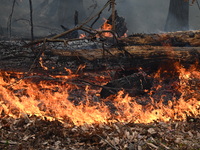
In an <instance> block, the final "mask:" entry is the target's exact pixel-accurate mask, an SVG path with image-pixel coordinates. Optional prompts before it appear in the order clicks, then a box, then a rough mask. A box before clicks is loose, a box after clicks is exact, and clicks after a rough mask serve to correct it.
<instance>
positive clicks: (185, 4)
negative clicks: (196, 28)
mask: <svg viewBox="0 0 200 150" xmlns="http://www.w3.org/2000/svg"><path fill="white" fill-rule="evenodd" d="M188 29H189V1H187V0H170V6H169V12H168V16H167V21H166V25H165V31H167V32H173V31H183V30H188Z"/></svg>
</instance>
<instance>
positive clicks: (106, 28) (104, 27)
mask: <svg viewBox="0 0 200 150" xmlns="http://www.w3.org/2000/svg"><path fill="white" fill-rule="evenodd" d="M104 20H105V21H104V23H103V25H102V26H101V30H103V31H111V30H112V25H111V24H109V23H108V20H107V19H104ZM102 35H103V36H105V37H113V35H112V34H111V33H110V32H105V33H103V34H102Z"/></svg>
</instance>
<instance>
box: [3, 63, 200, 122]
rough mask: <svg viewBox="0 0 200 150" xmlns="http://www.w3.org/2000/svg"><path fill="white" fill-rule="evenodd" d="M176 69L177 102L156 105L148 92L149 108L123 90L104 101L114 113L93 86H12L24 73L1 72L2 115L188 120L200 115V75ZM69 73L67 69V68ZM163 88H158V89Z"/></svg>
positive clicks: (74, 119)
mask: <svg viewBox="0 0 200 150" xmlns="http://www.w3.org/2000/svg"><path fill="white" fill-rule="evenodd" d="M176 69H177V71H178V72H179V80H180V83H179V86H178V87H177V88H178V90H179V91H180V92H181V96H180V98H179V99H178V100H175V99H171V101H168V105H166V104H163V99H162V98H161V100H160V101H158V102H157V101H155V100H154V98H153V97H152V95H151V93H149V97H148V99H149V100H150V101H151V102H150V103H148V104H147V105H140V104H139V103H137V102H136V101H137V100H138V99H139V97H130V96H128V95H126V96H123V95H124V93H123V91H120V92H119V93H118V95H117V96H116V97H113V96H111V97H108V98H107V99H105V100H104V101H110V102H112V104H113V106H114V107H115V109H116V110H115V112H114V113H113V112H112V111H111V110H110V108H109V106H108V105H107V104H106V103H105V102H104V101H102V102H99V100H100V98H98V95H99V90H96V89H92V88H91V87H90V86H86V87H85V89H81V87H80V86H76V85H74V86H72V85H71V84H68V83H64V82H63V83H56V82H54V83H53V82H50V81H49V82H47V81H40V82H39V83H35V82H33V81H30V80H28V79H24V80H20V81H18V83H16V84H13V83H14V82H16V79H15V78H13V77H11V75H12V76H13V75H18V76H17V77H18V78H20V77H21V76H22V75H21V73H8V72H1V74H0V104H1V105H0V114H1V115H2V114H6V115H9V116H12V117H14V118H17V117H20V116H24V115H26V116H27V115H28V116H31V115H36V116H39V117H41V118H44V119H48V120H55V119H57V120H59V121H61V122H63V123H72V124H75V125H83V124H94V123H112V122H117V121H120V122H126V123H127V122H133V123H150V122H154V121H165V122H167V121H170V120H186V118H187V116H191V115H192V116H198V115H199V114H200V100H199V97H200V94H199V93H198V91H199V90H200V89H199V88H200V86H196V84H199V83H198V82H197V81H195V80H193V79H197V80H198V81H199V80H200V72H199V71H198V70H196V69H195V67H194V66H193V67H191V68H190V69H189V70H187V69H185V68H183V67H182V66H181V65H176ZM66 70H68V69H67V68H66ZM68 71H69V70H68ZM69 72H70V71H69ZM69 74H70V73H69ZM72 75H73V78H75V77H77V76H74V74H71V75H69V76H66V77H65V78H64V80H68V79H71V78H72V77H71V76H72ZM156 77H159V73H158V74H156ZM193 82H194V83H193ZM191 84H192V85H191ZM9 85H12V86H9ZM188 85H191V86H188ZM161 86H162V85H159V86H158V87H157V90H158V89H159V88H161ZM79 90H80V91H81V92H79ZM74 91H75V92H74ZM79 94H80V95H81V94H82V97H81V99H80V100H81V102H80V103H78V104H77V105H76V104H75V103H74V102H73V100H77V99H78V97H79V96H78V95H79ZM140 99H141V100H144V101H146V100H147V99H146V97H142V98H141V97H140Z"/></svg>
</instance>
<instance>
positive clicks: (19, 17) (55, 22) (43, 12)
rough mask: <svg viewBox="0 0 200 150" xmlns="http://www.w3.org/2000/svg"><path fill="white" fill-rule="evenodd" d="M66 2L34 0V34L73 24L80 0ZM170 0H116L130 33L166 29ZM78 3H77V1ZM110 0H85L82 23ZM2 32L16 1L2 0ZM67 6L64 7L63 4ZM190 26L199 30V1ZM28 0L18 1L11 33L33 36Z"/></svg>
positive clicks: (106, 16)
mask: <svg viewBox="0 0 200 150" xmlns="http://www.w3.org/2000/svg"><path fill="white" fill-rule="evenodd" d="M65 1H66V4H65V5H66V6H65V5H63V6H62V9H61V10H59V9H60V8H61V7H59V6H60V4H59V3H60V2H62V0H33V7H34V8H33V10H34V12H33V15H34V16H33V19H34V20H33V21H34V34H35V36H37V37H39V36H46V35H51V34H56V33H60V32H63V29H62V28H61V27H60V25H64V26H65V27H67V28H73V27H74V12H75V11H76V10H77V9H80V8H79V7H78V6H79V5H81V4H79V2H80V1H81V0H73V1H72V0H69V1H70V2H69V3H70V6H68V5H67V1H68V0H65ZM169 1H170V0H148V1H147V0H139V1H136V0H135V1H134V0H116V3H117V6H116V8H117V11H118V15H119V16H123V17H124V18H125V19H126V23H127V27H128V33H129V34H132V33H159V32H163V31H164V26H165V22H166V19H167V14H168V8H169ZM75 2H76V3H75ZM106 2H107V0H101V1H99V0H83V4H82V5H83V9H82V10H77V11H78V12H79V23H81V22H84V20H85V19H86V18H88V17H90V16H92V15H94V14H95V13H97V12H98V11H99V10H100V9H101V8H102V7H103V6H104V4H105V3H106ZM0 4H1V5H0V34H1V35H7V25H8V24H7V23H8V18H9V15H10V13H11V10H12V4H13V0H0ZM64 6H65V7H64ZM110 14H111V11H108V9H106V10H105V11H104V12H103V13H102V14H101V17H100V19H99V20H98V22H97V23H96V24H95V26H94V28H98V27H99V26H100V25H101V24H102V22H103V19H102V18H108V17H109V16H110ZM189 18H190V20H189V23H190V24H189V26H190V29H191V30H196V29H200V10H199V9H198V7H197V4H196V3H195V4H193V5H192V6H190V17H189ZM29 19H30V16H29V2H28V0H16V5H15V9H14V12H13V16H12V21H11V23H12V35H13V36H17V37H27V38H30V22H29Z"/></svg>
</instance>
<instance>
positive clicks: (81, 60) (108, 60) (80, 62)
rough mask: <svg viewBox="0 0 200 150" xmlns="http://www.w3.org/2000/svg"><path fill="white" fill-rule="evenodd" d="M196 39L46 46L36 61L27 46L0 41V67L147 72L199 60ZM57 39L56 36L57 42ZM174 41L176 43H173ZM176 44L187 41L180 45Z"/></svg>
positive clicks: (185, 35) (183, 35)
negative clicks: (139, 69) (173, 64)
mask: <svg viewBox="0 0 200 150" xmlns="http://www.w3.org/2000/svg"><path fill="white" fill-rule="evenodd" d="M174 39H176V40H174ZM178 39H179V40H178ZM180 39H181V40H180ZM199 40H200V32H199V31H187V32H174V33H167V34H149V35H148V34H147V35H146V34H143V35H137V36H135V35H134V36H132V37H128V38H123V39H120V40H119V41H118V42H119V43H118V44H116V45H114V46H112V48H111V47H110V48H109V47H101V46H99V45H98V46H96V47H95V46H92V47H90V48H87V46H85V47H83V48H81V47H79V49H74V48H73V49H72V50H68V49H66V48H65V47H64V48H59V49H56V48H49V47H47V48H46V49H45V50H44V55H42V57H41V58H42V59H40V62H38V61H36V57H35V55H34V53H33V51H32V50H31V48H30V47H28V48H27V47H22V45H23V44H16V42H14V41H13V42H0V70H4V71H20V72H28V71H29V70H31V71H33V72H41V71H45V72H49V73H54V74H63V73H66V68H69V69H72V70H73V71H77V70H79V69H80V66H81V67H82V68H84V70H85V71H91V70H92V71H99V70H107V69H111V70H112V69H116V70H117V69H119V68H120V69H122V70H123V69H124V68H138V67H143V68H148V71H149V70H154V69H156V68H157V67H159V65H160V63H165V62H169V61H171V60H173V61H180V62H181V63H185V64H192V63H195V62H199V61H200V60H199V59H200V47H198V46H200V42H199ZM46 41H48V40H46ZM61 41H62V40H61V39H59V42H61ZM169 41H172V42H171V43H170V42H169ZM175 41H176V42H175ZM177 41H178V42H179V44H178V45H176V43H177ZM183 41H184V42H183ZM51 42H52V41H51ZM79 42H81V41H79ZM90 42H93V41H90ZM174 42H175V43H174ZM180 43H189V44H187V45H181V46H180ZM52 44H54V43H52ZM63 45H64V44H63ZM135 45H137V46H135ZM155 45H156V46H155ZM159 45H161V46H159ZM170 45H172V46H170ZM64 46H65V45H64ZM183 46H184V47H183ZM94 47H95V48H94ZM83 66H84V67H83ZM42 67H43V68H42ZM154 67H155V68H154ZM44 68H46V70H44ZM64 68H65V69H64Z"/></svg>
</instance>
